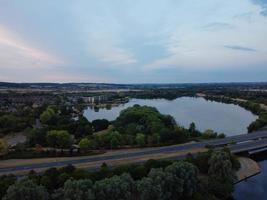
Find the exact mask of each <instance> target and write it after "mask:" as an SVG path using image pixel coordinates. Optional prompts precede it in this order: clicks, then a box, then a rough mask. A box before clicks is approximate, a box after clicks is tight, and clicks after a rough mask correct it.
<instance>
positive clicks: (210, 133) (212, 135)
mask: <svg viewBox="0 0 267 200" xmlns="http://www.w3.org/2000/svg"><path fill="white" fill-rule="evenodd" d="M216 137H217V133H216V132H214V131H213V130H211V129H207V130H205V131H204V133H202V138H204V139H209V138H216Z"/></svg>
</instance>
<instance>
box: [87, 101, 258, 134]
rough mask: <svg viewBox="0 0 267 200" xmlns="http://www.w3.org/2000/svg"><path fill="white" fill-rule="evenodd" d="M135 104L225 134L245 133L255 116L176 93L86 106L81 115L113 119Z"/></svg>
mask: <svg viewBox="0 0 267 200" xmlns="http://www.w3.org/2000/svg"><path fill="white" fill-rule="evenodd" d="M135 104H139V105H147V106H152V107H156V108H157V109H158V110H159V112H161V113H162V114H168V115H172V116H173V117H174V118H175V120H176V122H177V123H178V124H179V125H181V126H184V127H188V126H189V124H190V123H191V122H195V124H196V126H197V128H198V129H199V130H200V131H204V130H206V129H213V130H214V131H216V132H218V133H225V134H226V135H227V136H231V135H237V134H242V133H246V132H247V126H248V125H249V124H250V123H251V122H252V121H254V120H255V119H256V118H257V116H256V115H254V114H252V113H251V112H250V111H247V110H245V109H244V108H242V107H240V106H237V105H234V104H225V103H219V102H214V101H207V100H205V99H204V98H202V97H180V98H177V99H174V100H166V99H130V101H129V102H128V103H125V104H122V105H119V106H117V107H112V108H111V109H110V110H107V109H105V108H102V109H99V110H98V111H97V112H96V111H95V110H94V109H92V108H89V107H88V108H87V109H86V110H85V111H84V116H85V117H86V118H87V119H88V120H89V121H92V120H95V119H108V120H115V119H116V118H117V117H118V116H119V114H120V111H121V110H123V109H125V108H127V107H129V106H133V105H135Z"/></svg>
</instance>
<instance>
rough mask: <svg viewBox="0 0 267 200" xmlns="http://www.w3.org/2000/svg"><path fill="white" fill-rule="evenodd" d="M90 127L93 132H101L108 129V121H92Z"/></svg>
mask: <svg viewBox="0 0 267 200" xmlns="http://www.w3.org/2000/svg"><path fill="white" fill-rule="evenodd" d="M92 125H93V128H94V131H95V132H98V131H102V130H105V129H107V128H108V125H109V121H108V120H106V119H96V120H94V121H92Z"/></svg>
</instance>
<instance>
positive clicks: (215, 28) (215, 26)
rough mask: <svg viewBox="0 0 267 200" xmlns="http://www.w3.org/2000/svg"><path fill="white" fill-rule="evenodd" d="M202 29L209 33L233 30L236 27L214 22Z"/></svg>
mask: <svg viewBox="0 0 267 200" xmlns="http://www.w3.org/2000/svg"><path fill="white" fill-rule="evenodd" d="M202 28H203V29H204V30H207V31H220V30H225V29H232V28H234V26H233V25H231V24H229V23H222V22H213V23H209V24H206V25H204V26H203V27H202Z"/></svg>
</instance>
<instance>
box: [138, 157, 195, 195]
mask: <svg viewBox="0 0 267 200" xmlns="http://www.w3.org/2000/svg"><path fill="white" fill-rule="evenodd" d="M197 175H198V170H197V168H196V167H195V166H193V165H192V164H190V163H186V162H175V163H173V164H172V165H170V166H168V167H167V168H165V170H163V169H162V168H158V169H152V170H151V171H150V173H149V174H148V177H145V178H143V179H142V180H140V181H138V182H137V190H138V192H139V193H140V199H144V200H150V199H151V200H154V199H155V200H165V199H166V200H168V199H173V200H174V199H178V198H181V197H190V196H192V195H193V193H194V192H196V191H197V184H198V178H197Z"/></svg>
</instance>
